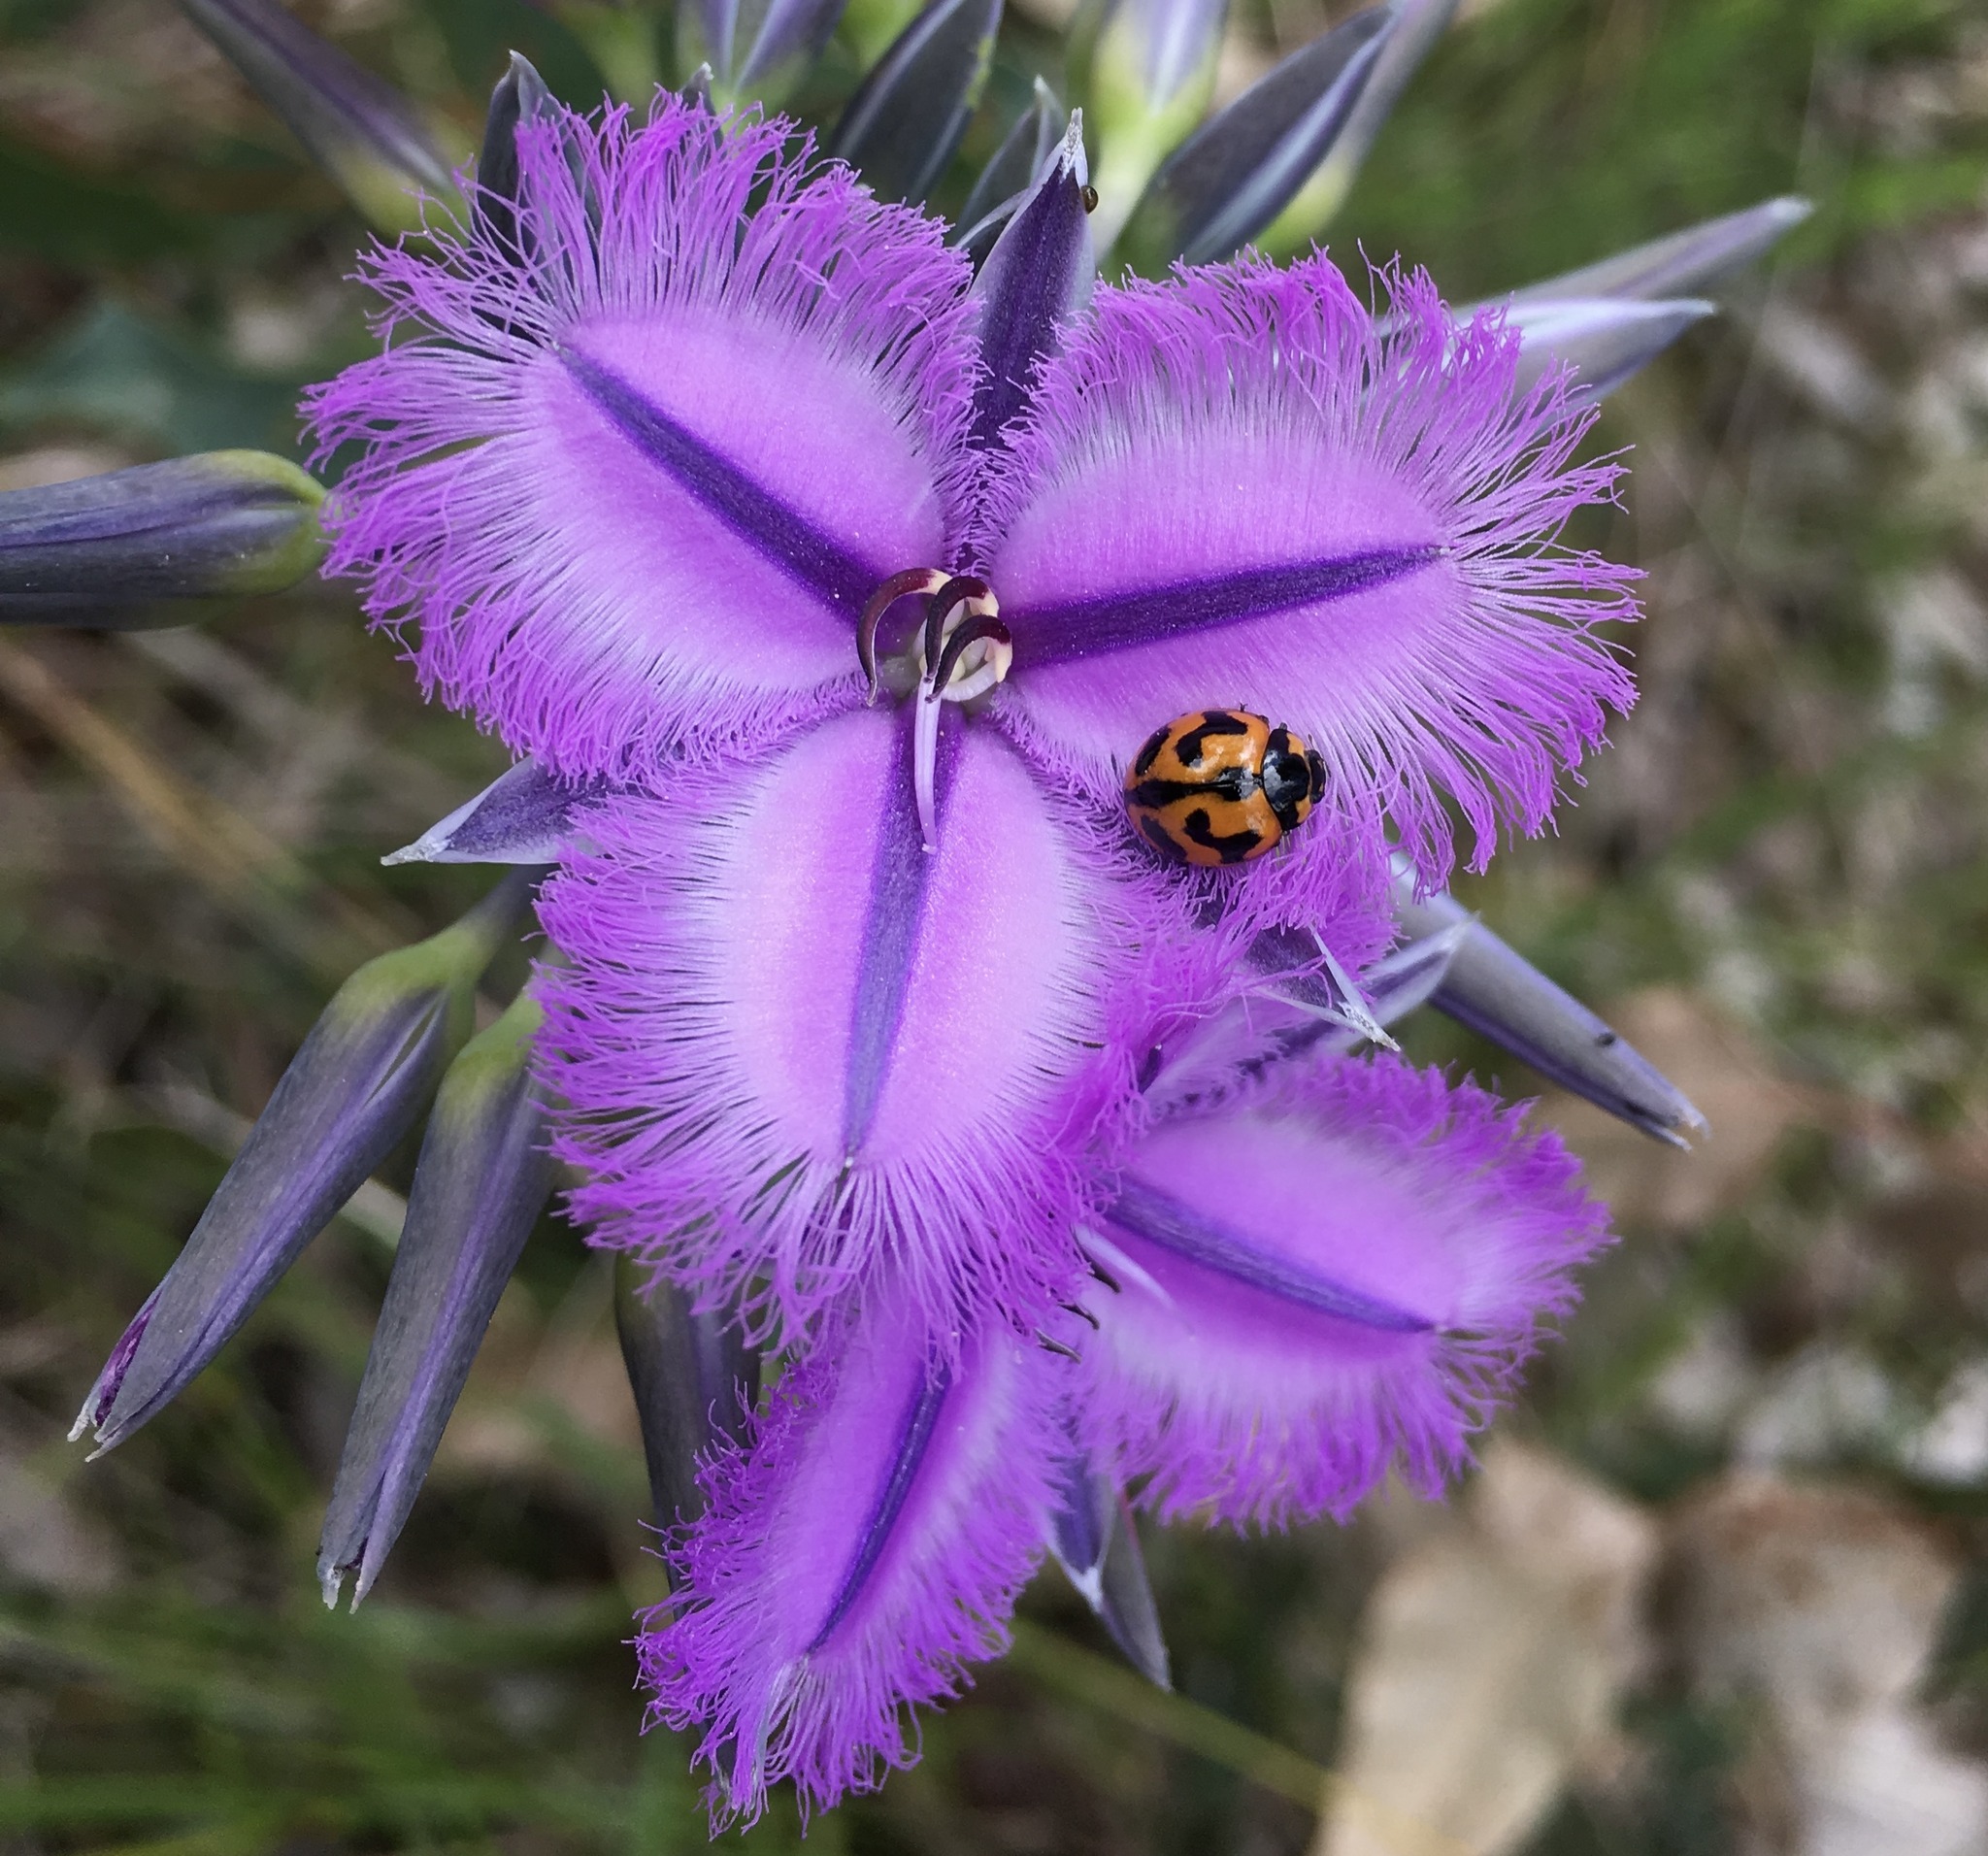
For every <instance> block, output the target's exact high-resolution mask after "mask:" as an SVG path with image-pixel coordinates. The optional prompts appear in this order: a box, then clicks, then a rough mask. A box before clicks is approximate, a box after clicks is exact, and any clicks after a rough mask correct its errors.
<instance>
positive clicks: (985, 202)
mask: <svg viewBox="0 0 1988 1856" xmlns="http://www.w3.org/2000/svg"><path fill="white" fill-rule="evenodd" d="M1068 121H1069V116H1068V114H1067V113H1066V112H1065V110H1064V108H1063V106H1062V104H1061V103H1059V102H1058V101H1057V99H1056V92H1055V91H1053V90H1052V89H1050V88H1049V86H1048V85H1047V84H1046V83H1044V82H1043V80H1042V79H1041V78H1038V79H1037V80H1036V97H1035V101H1034V102H1033V103H1032V104H1030V105H1029V107H1028V108H1027V109H1026V110H1024V111H1023V112H1022V113H1021V115H1020V116H1017V117H1016V118H1015V121H1014V127H1013V128H1011V129H1010V130H1009V132H1008V134H1007V135H1006V136H1004V137H1003V138H1002V142H1001V146H1000V147H999V148H998V149H995V150H994V153H993V156H992V158H991V159H990V160H989V161H988V163H987V165H986V166H985V167H984V168H982V169H981V170H980V173H979V178H978V179H977V180H976V181H975V182H974V186H973V191H972V192H971V193H969V194H968V195H967V199H966V204H965V205H964V206H963V207H961V208H960V212H959V219H958V221H957V224H958V228H959V229H958V230H957V231H956V232H955V233H954V234H953V238H952V242H953V243H954V244H955V245H958V246H962V247H964V248H965V249H968V250H970V251H976V252H979V251H984V250H986V249H988V248H989V247H990V246H991V245H992V244H993V242H994V239H995V237H996V235H997V234H998V233H999V232H1000V230H1001V228H1002V226H1004V225H1005V224H1007V222H1008V219H1009V217H1010V215H1012V214H1013V213H1014V212H1015V210H1016V209H1017V208H1018V207H1019V206H1020V205H1021V203H1022V201H1023V199H1025V198H1026V197H1027V195H1028V192H1029V189H1030V188H1031V187H1033V186H1034V185H1035V183H1036V182H1037V180H1038V179H1040V178H1041V176H1042V173H1043V170H1044V167H1045V166H1046V164H1047V163H1048V161H1049V159H1050V157H1051V156H1052V155H1054V154H1055V153H1056V149H1057V143H1058V142H1059V140H1060V139H1061V138H1062V136H1063V134H1064V132H1065V125H1066V124H1067V123H1068Z"/></svg>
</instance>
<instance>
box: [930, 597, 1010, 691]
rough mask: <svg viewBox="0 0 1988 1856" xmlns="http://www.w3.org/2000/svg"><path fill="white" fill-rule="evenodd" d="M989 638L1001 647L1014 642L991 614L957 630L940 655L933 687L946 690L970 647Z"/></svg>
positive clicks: (981, 616)
mask: <svg viewBox="0 0 1988 1856" xmlns="http://www.w3.org/2000/svg"><path fill="white" fill-rule="evenodd" d="M989 638H991V639H993V640H994V641H995V642H996V643H997V644H1001V645H1011V644H1012V643H1013V642H1014V641H1013V640H1012V639H1011V638H1010V637H1009V635H1008V627H1007V626H1006V625H1004V624H1003V623H1002V622H1001V621H1000V620H999V619H998V618H996V617H995V616H994V615H993V614H992V613H981V614H980V615H979V616H978V617H976V618H970V619H968V620H967V621H966V623H965V624H963V625H961V626H960V627H959V628H958V629H957V630H955V631H954V632H953V634H952V635H951V637H949V638H948V639H947V640H946V641H945V648H944V650H942V651H941V652H940V653H939V667H938V669H937V670H935V671H934V672H933V674H932V687H933V688H934V689H944V688H945V686H946V685H947V684H948V683H950V682H951V681H952V678H953V673H954V672H955V671H957V670H958V669H959V662H960V659H961V658H962V657H964V656H965V655H966V654H967V650H968V648H969V646H974V645H977V644H979V643H980V642H981V641H982V640H983V639H989Z"/></svg>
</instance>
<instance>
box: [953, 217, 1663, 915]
mask: <svg viewBox="0 0 1988 1856" xmlns="http://www.w3.org/2000/svg"><path fill="white" fill-rule="evenodd" d="M1380 282H1381V283H1382V285H1383V286H1384V287H1385V289H1386V291H1387V293H1388V296H1389V298H1390V299H1391V301H1390V302H1389V303H1387V304H1386V305H1385V306H1384V308H1383V312H1382V313H1381V314H1379V315H1376V314H1375V313H1374V312H1372V311H1370V310H1369V309H1368V307H1367V306H1366V305H1364V304H1362V303H1361V302H1360V301H1359V300H1358V299H1357V298H1356V297H1355V296H1354V295H1353V293H1352V291H1351V290H1350V289H1349V288H1348V287H1347V285H1346V283H1345V281H1344V280H1343V279H1342V277H1341V276H1340V274H1339V273H1338V271H1336V270H1335V269H1333V267H1332V266H1331V264H1330V263H1329V262H1328V261H1327V260H1326V259H1325V258H1324V257H1323V256H1322V255H1320V256H1316V257H1313V258H1310V259H1308V260H1305V261H1303V262H1301V263H1299V264H1297V265H1294V266H1293V267H1292V268H1291V269H1290V270H1288V271H1283V270H1277V269H1276V268H1274V267H1272V266H1270V265H1268V264H1266V263H1263V262H1262V261H1260V260H1256V259H1253V258H1252V259H1245V260H1243V261H1239V262H1238V263H1236V264H1233V265H1229V266H1224V267H1217V268H1212V269H1208V270H1202V271H1189V272H1183V273H1181V274H1179V275H1178V276H1176V278H1175V279H1174V280H1172V281H1170V282H1167V283H1164V284H1148V283H1137V282H1135V283H1132V284H1128V285H1127V286H1125V287H1123V288H1115V287H1109V286H1108V287H1101V288H1100V289H1099V291H1098V292H1097V295H1096V296H1095V298H1094V299H1093V302H1092V308H1091V313H1090V315H1088V316H1087V317H1086V318H1085V319H1084V321H1083V322H1082V323H1081V324H1080V325H1078V327H1077V329H1076V331H1075V332H1074V333H1073V334H1072V335H1071V336H1070V337H1069V338H1068V341H1067V343H1066V346H1065V347H1064V348H1063V349H1062V351H1061V352H1060V353H1059V354H1058V355H1057V356H1056V358H1055V359H1054V360H1052V361H1051V362H1050V363H1049V364H1048V366H1047V367H1046V368H1045V369H1044V372H1043V375H1042V378H1041V381H1040V383H1039V385H1038V388H1037V391H1036V393H1035V396H1034V401H1033V406H1032V411H1031V413H1030V415H1029V417H1028V419H1027V420H1026V421H1024V423H1023V424H1022V425H1021V426H1019V427H1018V428H1016V429H1015V430H1014V431H1013V432H1011V438H1010V449H1009V451H1008V453H1006V454H1005V456H1004V458H1003V459H1002V460H1000V461H999V462H998V464H997V469H998V471H999V481H998V482H997V485H996V487H995V490H994V493H993V494H992V495H991V496H990V498H989V499H988V502H987V504H986V506H985V508H984V509H983V512H982V516H981V522H980V525H979V527H978V529H977V542H976V547H977V555H978V557H979V558H980V559H981V561H982V564H983V566H984V569H985V571H986V573H987V575H988V578H989V579H990V580H991V581H992V582H993V583H994V584H995V585H996V586H998V587H999V588H1000V591H1001V601H1002V612H1003V616H1004V618H1005V619H1006V620H1007V621H1008V623H1009V626H1010V630H1011V635H1012V637H1013V639H1014V668H1013V672H1012V675H1011V679H1010V680H1009V682H1008V684H1007V685H1006V686H1005V687H1004V688H1003V690H1002V691H1001V693H1000V696H999V698H998V705H999V709H1000V713H1002V715H1003V716H1004V718H1005V719H1006V720H1007V721H1008V723H1009V725H1010V726H1011V727H1012V728H1013V729H1014V731H1015V733H1016V735H1017V738H1018V739H1020V740H1021V741H1022V742H1023V743H1024V744H1025V745H1026V746H1028V747H1029V748H1030V750H1031V751H1032V752H1034V753H1036V754H1037V755H1039V756H1040V757H1041V758H1042V759H1043V760H1044V762H1045V764H1047V765H1048V766H1050V767H1051V768H1052V769H1054V770H1055V771H1056V772H1057V773H1058V774H1059V775H1061V776H1062V777H1064V778H1068V779H1073V780H1074V781H1076V782H1077V783H1078V784H1080V785H1082V786H1084V787H1085V788H1086V789H1087V790H1089V791H1090V792H1091V793H1092V795H1093V796H1094V797H1095V799H1096V801H1097V802H1098V803H1099V804H1101V805H1113V804H1116V803H1118V792H1119V784H1120V781H1121V779H1122V777H1123V772H1124V769H1125V767H1126V766H1127V765H1128V764H1129V762H1130V760H1131V758H1132V756H1133V755H1134V754H1135V753H1136V751H1137V750H1138V748H1139V746H1140V744H1141V743H1142V742H1143V740H1144V739H1145V737H1146V736H1147V735H1148V734H1149V733H1150V732H1151V731H1152V730H1153V729H1155V728H1158V727H1160V726H1162V725H1164V724H1165V723H1166V722H1168V721H1170V720H1171V719H1173V718H1174V717H1175V716H1176V715H1181V714H1186V713H1192V712H1194V711H1196V710H1199V709H1205V708H1207V707H1209V706H1210V705H1215V706H1221V707H1231V708H1243V709H1247V710H1253V711H1255V712H1256V713H1260V714H1263V715H1266V716H1268V717H1270V718H1271V719H1272V720H1273V721H1275V722H1279V723H1282V724H1284V725H1285V726H1287V727H1290V728H1291V729H1293V730H1294V731H1296V732H1297V733H1298V734H1299V735H1301V736H1302V737H1303V738H1304V740H1305V742H1306V744H1307V745H1308V746H1309V747H1311V748H1313V749H1315V750H1316V751H1317V752H1318V754H1319V755H1320V757H1321V759H1322V761H1323V763H1324V768H1325V775H1326V787H1325V789H1326V793H1327V795H1328V797H1329V799H1330V800H1331V802H1332V804H1333V806H1334V807H1335V808H1336V809H1338V811H1339V812H1340V813H1341V816H1340V817H1339V818H1338V819H1337V820H1334V821H1332V823H1331V824H1330V825H1328V826H1321V825H1320V823H1319V822H1318V821H1317V820H1316V819H1315V818H1314V820H1313V821H1312V822H1311V823H1309V824H1308V825H1307V826H1306V827H1305V828H1304V830H1303V832H1301V833H1299V834H1294V836H1295V837H1297V838H1299V839H1301V840H1302V839H1305V838H1309V839H1310V840H1311V841H1312V843H1313V844H1314V845H1315V844H1316V843H1317V841H1318V839H1319V838H1320V837H1321V836H1322V835H1323V833H1324V831H1326V830H1328V829H1336V830H1338V831H1340V832H1342V833H1347V832H1354V833H1357V832H1359V831H1362V830H1365V831H1367V832H1369V833H1370V834H1373V833H1374V832H1375V822H1374V821H1375V818H1376V817H1377V815H1378V814H1380V813H1383V812H1384V813H1387V814H1389V815H1391V817H1392V821H1393V825H1394V829H1395V830H1396V832H1397V833H1398V834H1399V838H1400V841H1401V842H1402V843H1403V844H1404V845H1405V846H1406V847H1407V848H1408V851H1409V853H1410V855H1411V856H1413V858H1414V859H1415V861H1416V863H1417V866H1418V867H1419V868H1421V869H1422V870H1424V871H1425V872H1429V873H1435V872H1440V871H1441V870H1442V869H1443V868H1445V867H1446V866H1447V864H1448V862H1449V859H1450V854H1451V846H1450V833H1451V824H1450V814H1449V811H1448V808H1447V807H1446V806H1445V804H1444V799H1445V796H1446V798H1447V799H1448V800H1449V801H1451V802H1453V803H1454V806H1455V809H1456V811H1457V812H1460V813H1461V815H1462V817H1463V820H1464V822H1465V825H1466V827H1467V829H1468V830H1469V831H1470V833H1471V834H1472V837H1473V840H1474V843H1473V845H1472V861H1473V863H1474V864H1481V863H1482V862H1483V861H1484V860H1486V859H1487V858H1488V857H1489V856H1490V854H1491V851H1492V849H1493V847H1494V846H1495V845H1496V842H1497V839H1498V835H1499V831H1500V828H1501V826H1502V825H1511V826H1515V827H1518V828H1521V829H1524V830H1527V831H1537V830H1539V829H1540V828H1541V827H1542V826H1543V825H1544V823H1545V821H1546V820H1547V818H1548V817H1549V816H1550V815H1551V812H1552V809H1553V806H1554V804H1555V801H1556V799H1557V797H1558V793H1557V786H1558V780H1559V777H1560V776H1561V774H1562V773H1563V771H1566V770H1571V769H1572V768H1573V767H1574V764H1575V763H1576V762H1577V761H1578V760H1579V758H1580V756H1581V754H1582V753H1583V752H1584V751H1585V750H1586V749H1587V748H1588V747H1590V746H1593V745H1594V744H1595V743H1596V742H1598V741H1599V740H1600V738H1601V736H1602V733H1603V731H1604V728H1605V726H1606V722H1607V713H1608V712H1609V711H1610V710H1611V709H1622V708H1626V707H1627V705H1628V704H1629V702H1630V700H1631V698H1632V694H1633V688H1632V685H1631V682H1630V679H1629V677H1628V675H1627V673H1626V671H1625V670H1624V668H1623V666H1622V663H1621V661H1620V654H1619V648H1618V647H1617V646H1615V645H1614V644H1613V642H1612V641H1610V640H1609V639H1608V638H1607V637H1606V635H1604V634H1603V633H1602V632H1601V629H1600V628H1601V627H1602V626H1604V625H1605V624H1607V623H1608V622H1609V621H1613V620H1621V619H1627V618H1630V617H1632V616H1633V615H1634V613H1635V606H1634V603H1633V601H1632V600H1631V599H1630V598H1629V596H1628V593H1627V591H1626V588H1627V585H1628V583H1629V582H1630V581H1631V580H1634V579H1635V578H1636V576H1635V572H1634V570H1632V569H1629V568H1625V567H1620V566H1617V565H1614V564H1612V563H1610V562H1607V561H1604V560H1602V559H1600V558H1599V557H1597V556H1595V555H1593V554H1590V553H1586V552H1582V551H1579V550H1576V549H1574V548H1571V547H1567V546H1566V545H1565V544H1564V543H1563V542H1562V540H1561V539H1560V538H1561V534H1562V530H1563V528H1564V526H1565V524H1566V522H1567V521H1568V518H1569V517H1570V516H1571V515H1572V514H1574V512H1575V511H1576V510H1578V509H1580V508H1582V507H1584V506H1586V505H1590V504H1594V503H1598V502H1606V501H1607V500H1608V499H1609V498H1610V496H1611V495H1612V493H1613V485H1614V483H1615V481H1616V476H1617V471H1616V468H1615V466H1614V465H1612V464H1610V463H1607V462H1603V463H1598V464H1597V463H1585V462H1581V461H1579V460H1578V447H1579V444H1580V440H1581V437H1582V435H1583V433H1584V432H1585V431H1586V429H1587V427H1588V425H1589V423H1590V422H1591V420H1592V418H1593V416H1594V414H1593V409H1592V408H1591V407H1587V406H1583V405H1580V404H1577V403H1576V401H1575V399H1574V397H1572V395H1571V392H1570V387H1569V383H1568V381H1566V380H1565V379H1564V378H1559V377H1556V378H1552V379H1548V380H1545V381H1540V382H1538V383H1537V384H1535V385H1534V386H1533V387H1531V388H1530V389H1528V390H1521V389H1520V388H1519V387H1518V386H1517V384H1516V373H1517V369H1518V366H1519V352H1518V350H1519V343H1518V339H1517V337H1516V336H1515V335H1514V334H1512V333H1511V332H1509V331H1508V330H1506V329H1505V328H1503V327H1502V326H1501V324H1500V322H1499V320H1498V318H1497V317H1496V316H1490V315H1486V316H1480V317H1478V318H1477V319H1476V320H1474V321H1473V322H1472V323H1471V324H1470V325H1469V326H1468V327H1467V328H1463V329H1458V328H1456V327H1454V326H1453V325H1452V323H1451V321H1450V319H1449V317H1448V315H1447V314H1446V313H1445V311H1444V310H1443V308H1442V305H1441V301H1440V299H1439V298H1438V297H1437V294H1436V291H1435V287H1434V285H1433V284H1431V283H1430V282H1429V281H1428V280H1427V278H1426V277H1423V276H1420V275H1416V276H1413V277H1407V278H1404V277H1401V276H1400V275H1398V274H1395V273H1384V274H1382V275H1381V278H1380ZM1377 843H1378V841H1377V837H1376V838H1375V840H1374V847H1375V848H1376V849H1377ZM1300 852H1301V861H1302V854H1305V853H1303V847H1302V845H1301V846H1300ZM1243 869H1244V870H1245V871H1246V872H1249V873H1252V875H1251V878H1250V880H1252V881H1264V880H1270V879H1272V878H1275V876H1276V874H1277V871H1278V860H1277V859H1276V858H1270V857H1266V858H1263V859H1260V860H1258V862H1257V863H1255V864H1251V865H1247V866H1244V867H1243ZM1263 872H1268V873H1270V876H1269V877H1265V876H1258V875H1254V874H1253V873H1263ZM1432 880H1433V878H1432ZM1286 919H1288V920H1291V921H1294V922H1300V923H1303V922H1305V921H1307V920H1308V919H1309V917H1308V915H1307V914H1306V912H1305V911H1302V910H1298V909H1293V910H1291V911H1289V912H1288V913H1287V915H1286Z"/></svg>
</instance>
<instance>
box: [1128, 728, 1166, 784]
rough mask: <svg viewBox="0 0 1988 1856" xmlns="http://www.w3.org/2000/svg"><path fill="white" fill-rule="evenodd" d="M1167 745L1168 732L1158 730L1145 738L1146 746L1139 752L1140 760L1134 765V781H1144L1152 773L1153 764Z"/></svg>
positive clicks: (1162, 729)
mask: <svg viewBox="0 0 1988 1856" xmlns="http://www.w3.org/2000/svg"><path fill="white" fill-rule="evenodd" d="M1166 745H1167V730H1166V729H1164V728H1156V729H1154V730H1153V732H1152V733H1151V734H1150V735H1148V736H1147V737H1146V738H1145V746H1143V747H1142V748H1141V749H1140V750H1139V758H1138V759H1137V760H1136V761H1134V762H1133V763H1132V777H1133V779H1144V778H1145V777H1146V775H1147V774H1149V773H1151V772H1152V769H1153V762H1154V761H1156V760H1158V759H1159V757H1160V749H1161V748H1163V747H1164V746H1166Z"/></svg>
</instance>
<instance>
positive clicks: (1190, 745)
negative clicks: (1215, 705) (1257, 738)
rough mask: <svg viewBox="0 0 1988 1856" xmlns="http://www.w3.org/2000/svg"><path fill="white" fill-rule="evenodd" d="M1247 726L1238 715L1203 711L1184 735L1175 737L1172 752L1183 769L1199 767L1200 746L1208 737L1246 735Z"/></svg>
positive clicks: (1226, 712)
mask: <svg viewBox="0 0 1988 1856" xmlns="http://www.w3.org/2000/svg"><path fill="white" fill-rule="evenodd" d="M1248 733H1249V724H1248V723H1247V722H1246V721H1244V720H1243V718H1242V717H1241V716H1240V715H1232V714H1230V713H1229V712H1228V711H1227V710H1226V709H1205V710H1203V711H1202V712H1201V720H1200V721H1198V722H1196V723H1195V725H1194V726H1193V727H1192V728H1190V729H1189V730H1188V731H1187V732H1186V734H1184V735H1180V736H1177V737H1176V739H1175V742H1174V752H1175V754H1176V756H1177V757H1178V759H1179V762H1180V764H1181V766H1183V767H1199V766H1200V765H1201V749H1202V744H1203V743H1204V742H1206V741H1207V740H1208V738H1209V736H1210V735H1246V734H1248Z"/></svg>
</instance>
